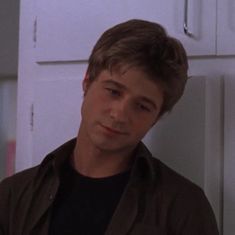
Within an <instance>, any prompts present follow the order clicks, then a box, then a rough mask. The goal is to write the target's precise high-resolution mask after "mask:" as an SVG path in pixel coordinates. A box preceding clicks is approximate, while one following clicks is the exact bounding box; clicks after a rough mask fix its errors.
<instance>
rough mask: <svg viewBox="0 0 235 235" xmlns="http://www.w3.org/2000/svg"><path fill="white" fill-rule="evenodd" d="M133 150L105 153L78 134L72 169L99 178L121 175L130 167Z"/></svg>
mask: <svg viewBox="0 0 235 235" xmlns="http://www.w3.org/2000/svg"><path fill="white" fill-rule="evenodd" d="M132 153H133V149H131V150H129V151H115V152H112V151H105V150H101V149H99V148H97V147H95V146H94V145H92V144H90V142H89V141H88V140H87V138H84V137H83V136H81V135H79V134H78V138H77V143H76V146H75V149H74V153H73V156H72V165H73V167H74V168H75V169H76V170H77V171H78V172H79V173H81V174H83V175H86V176H89V177H93V178H101V177H107V176H111V175H115V174H118V173H121V172H123V171H126V170H128V169H129V168H130V167H131V164H132V161H133V157H132V156H133V154H132Z"/></svg>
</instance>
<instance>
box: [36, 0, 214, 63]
mask: <svg viewBox="0 0 235 235" xmlns="http://www.w3.org/2000/svg"><path fill="white" fill-rule="evenodd" d="M132 18H140V19H146V20H150V21H155V22H159V23H161V24H162V25H163V26H164V27H165V28H166V29H167V31H168V32H169V34H171V35H173V36H175V37H176V38H178V39H180V40H181V41H182V42H183V44H184V46H185V48H186V50H187V52H188V54H189V55H212V54H215V28H216V25H215V22H216V0H207V1H206V0H200V1H198V0H197V1H195V0H177V1H175V0H164V1H163V0H146V1H141V0H125V1H121V0H112V1H110V0H103V1H98V0H89V1H85V0H80V1H77V0H66V1H65V0H61V1H56V0H50V1H47V0H37V16H36V17H35V34H36V35H35V49H36V51H35V54H36V61H38V62H43V61H44V62H45V61H74V60H75V61H77V60H78V61H83V60H87V59H88V56H89V54H90V51H91V49H92V47H93V45H94V43H95V42H96V40H97V39H98V37H99V36H100V34H101V33H102V32H103V31H104V30H106V29H107V28H109V27H111V26H113V25H115V24H117V23H120V22H123V21H126V20H128V19H132ZM185 18H188V19H187V21H188V28H189V31H190V32H191V33H192V34H193V36H192V37H190V36H188V35H186V34H185V33H184V29H183V25H184V19H185Z"/></svg>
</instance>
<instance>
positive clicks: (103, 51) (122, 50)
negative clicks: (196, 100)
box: [87, 19, 188, 115]
mask: <svg viewBox="0 0 235 235" xmlns="http://www.w3.org/2000/svg"><path fill="white" fill-rule="evenodd" d="M123 66H128V67H129V66H134V67H138V68H140V69H142V70H143V71H144V72H146V74H147V75H149V77H150V78H151V79H152V80H154V81H156V82H158V83H159V84H160V85H161V86H162V88H163V92H164V101H163V105H162V109H161V112H160V115H162V114H164V113H165V112H167V111H169V110H171V109H172V108H173V106H174V105H175V103H176V102H177V101H178V100H179V98H180V97H181V96H182V94H183V91H184V87H185V84H186V81H187V78H188V76H187V70H188V61H187V56H186V52H185V50H184V48H183V46H182V44H181V43H180V41H178V40H177V39H175V38H172V37H170V36H168V35H167V33H166V31H165V29H164V28H163V27H162V26H161V25H160V24H157V23H154V22H149V21H145V20H137V19H134V20H129V21H127V22H124V23H121V24H118V25H116V26H114V27H112V28H110V29H108V30H107V31H105V32H104V33H103V34H102V35H101V37H100V38H99V40H98V41H97V43H96V45H95V46H94V48H93V50H92V53H91V55H90V58H89V61H88V69H87V76H88V78H89V79H90V80H91V81H93V80H94V79H95V78H96V77H97V76H98V75H99V73H100V72H101V71H102V70H105V69H108V70H110V71H111V70H113V69H117V68H122V67H123Z"/></svg>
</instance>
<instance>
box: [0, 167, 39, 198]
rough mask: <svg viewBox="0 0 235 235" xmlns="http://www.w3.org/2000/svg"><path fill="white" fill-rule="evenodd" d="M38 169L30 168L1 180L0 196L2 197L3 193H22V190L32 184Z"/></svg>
mask: <svg viewBox="0 0 235 235" xmlns="http://www.w3.org/2000/svg"><path fill="white" fill-rule="evenodd" d="M38 168H39V166H36V167H32V168H29V169H27V170H24V171H21V172H19V173H16V174H14V175H13V176H10V177H7V178H5V179H3V180H2V181H1V183H0V195H2V194H3V192H10V191H13V192H20V191H22V189H24V188H25V187H27V186H28V185H30V184H31V183H32V181H33V179H34V178H35V174H36V172H37V169H38Z"/></svg>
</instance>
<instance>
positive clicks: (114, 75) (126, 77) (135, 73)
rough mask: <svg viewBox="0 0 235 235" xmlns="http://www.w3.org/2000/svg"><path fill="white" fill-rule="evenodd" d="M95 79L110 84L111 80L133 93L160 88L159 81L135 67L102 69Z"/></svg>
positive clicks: (148, 91) (150, 91)
mask: <svg viewBox="0 0 235 235" xmlns="http://www.w3.org/2000/svg"><path fill="white" fill-rule="evenodd" d="M97 81H99V82H101V83H110V84H111V83H112V81H113V84H116V85H117V86H120V88H121V87H123V88H126V89H127V90H129V91H132V92H134V93H135V92H139V93H146V94H148V93H152V92H153V93H155V92H156V91H157V92H159V90H162V85H161V83H160V81H154V80H153V79H152V78H151V77H150V76H149V75H148V74H147V73H145V72H144V71H143V70H141V69H139V68H136V67H131V68H127V69H119V70H112V71H109V70H103V71H101V73H100V74H99V76H98V77H97Z"/></svg>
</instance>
